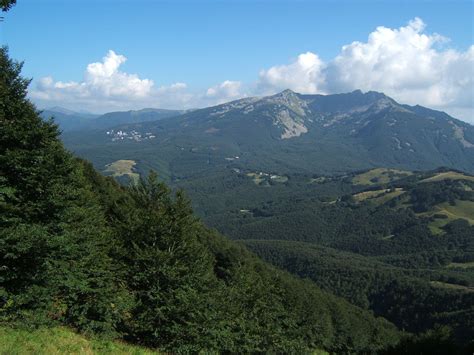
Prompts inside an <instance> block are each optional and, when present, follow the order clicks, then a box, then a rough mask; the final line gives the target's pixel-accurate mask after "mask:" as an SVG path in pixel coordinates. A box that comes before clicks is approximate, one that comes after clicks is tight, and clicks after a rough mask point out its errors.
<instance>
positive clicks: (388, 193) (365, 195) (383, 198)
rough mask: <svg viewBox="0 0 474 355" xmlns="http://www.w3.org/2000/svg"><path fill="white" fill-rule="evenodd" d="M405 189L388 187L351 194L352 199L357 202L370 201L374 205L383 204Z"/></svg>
mask: <svg viewBox="0 0 474 355" xmlns="http://www.w3.org/2000/svg"><path fill="white" fill-rule="evenodd" d="M404 192H405V191H404V190H403V189H402V188H396V189H394V190H390V189H381V190H374V191H364V192H359V193H358V194H355V195H353V197H354V200H356V201H357V202H362V201H367V200H368V201H370V202H373V203H375V204H376V205H383V204H384V203H386V202H388V201H390V200H391V199H393V198H395V197H398V196H400V195H401V194H403V193H404Z"/></svg>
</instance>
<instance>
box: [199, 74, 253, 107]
mask: <svg viewBox="0 0 474 355" xmlns="http://www.w3.org/2000/svg"><path fill="white" fill-rule="evenodd" d="M241 88H242V83H241V82H240V81H231V80H226V81H224V82H222V83H221V84H219V85H215V86H212V87H210V88H209V89H207V91H206V95H205V98H206V99H209V100H210V101H212V102H214V103H222V102H226V101H230V100H235V99H239V98H241V97H243V96H245V94H243V93H242V92H241Z"/></svg>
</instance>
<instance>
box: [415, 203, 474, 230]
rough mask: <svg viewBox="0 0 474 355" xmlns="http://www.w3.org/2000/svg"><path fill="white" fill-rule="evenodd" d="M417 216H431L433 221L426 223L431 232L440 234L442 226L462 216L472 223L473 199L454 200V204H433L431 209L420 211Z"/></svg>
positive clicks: (473, 220) (473, 217) (473, 216)
mask: <svg viewBox="0 0 474 355" xmlns="http://www.w3.org/2000/svg"><path fill="white" fill-rule="evenodd" d="M419 216H426V217H431V218H433V221H432V222H430V224H429V225H428V226H429V228H430V230H431V232H432V233H434V234H442V233H443V230H442V227H444V226H445V225H446V224H448V223H450V222H452V221H454V220H456V219H460V218H462V219H465V220H466V221H467V222H468V223H469V224H471V225H474V201H461V200H455V205H454V206H452V205H451V204H449V203H448V202H444V203H440V204H439V205H436V206H434V207H433V209H432V210H431V211H428V212H423V213H420V214H419Z"/></svg>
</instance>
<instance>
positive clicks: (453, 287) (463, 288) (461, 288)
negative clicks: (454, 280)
mask: <svg viewBox="0 0 474 355" xmlns="http://www.w3.org/2000/svg"><path fill="white" fill-rule="evenodd" d="M430 285H431V286H433V287H437V288H445V289H450V290H457V291H464V292H474V288H473V287H468V286H462V285H455V284H450V283H447V282H441V281H431V282H430Z"/></svg>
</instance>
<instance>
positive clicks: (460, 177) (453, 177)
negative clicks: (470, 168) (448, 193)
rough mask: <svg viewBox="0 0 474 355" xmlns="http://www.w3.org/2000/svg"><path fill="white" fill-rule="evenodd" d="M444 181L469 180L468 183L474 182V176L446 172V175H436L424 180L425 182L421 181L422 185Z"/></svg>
mask: <svg viewBox="0 0 474 355" xmlns="http://www.w3.org/2000/svg"><path fill="white" fill-rule="evenodd" d="M442 180H468V181H474V176H471V175H466V174H463V173H459V172H457V171H446V172H444V173H439V174H436V175H434V176H432V177H429V178H427V179H423V180H421V181H420V183H422V182H435V181H442Z"/></svg>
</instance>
